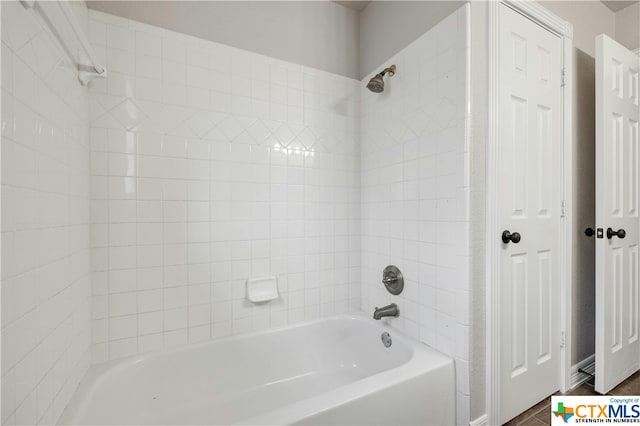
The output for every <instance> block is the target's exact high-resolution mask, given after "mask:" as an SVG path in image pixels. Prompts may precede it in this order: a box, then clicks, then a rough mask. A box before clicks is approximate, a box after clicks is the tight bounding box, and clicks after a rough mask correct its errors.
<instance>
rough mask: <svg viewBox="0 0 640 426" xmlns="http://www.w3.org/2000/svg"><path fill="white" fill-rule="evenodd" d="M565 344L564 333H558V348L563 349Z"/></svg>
mask: <svg viewBox="0 0 640 426" xmlns="http://www.w3.org/2000/svg"><path fill="white" fill-rule="evenodd" d="M565 344H566V342H565V337H564V331H561V332H560V347H561V348H564V346H565Z"/></svg>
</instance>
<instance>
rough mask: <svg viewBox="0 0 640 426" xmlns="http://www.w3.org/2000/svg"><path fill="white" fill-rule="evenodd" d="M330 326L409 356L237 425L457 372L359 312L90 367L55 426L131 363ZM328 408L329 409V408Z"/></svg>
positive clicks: (386, 322)
mask: <svg viewBox="0 0 640 426" xmlns="http://www.w3.org/2000/svg"><path fill="white" fill-rule="evenodd" d="M329 321H357V322H359V323H364V324H366V325H365V326H366V327H373V328H377V329H378V330H379V331H380V332H381V333H382V332H384V331H387V332H389V334H391V337H392V338H393V339H394V342H400V343H401V344H403V345H406V347H407V348H408V350H409V351H410V354H409V357H408V359H407V360H406V361H404V362H402V363H400V364H398V365H395V366H393V367H392V368H389V369H387V370H383V371H379V372H377V373H375V374H372V375H370V376H367V377H364V378H361V379H358V380H356V381H354V382H351V383H348V384H346V385H344V386H341V387H339V388H336V389H332V390H330V391H326V392H322V393H320V394H317V395H313V396H310V397H307V398H304V399H302V400H299V401H295V402H292V403H290V404H287V405H286V406H282V407H278V408H274V409H272V410H269V411H265V412H264V413H261V414H259V415H256V416H252V417H250V418H245V419H240V420H239V421H238V422H237V424H252V423H248V422H251V421H253V422H254V423H255V421H259V420H261V419H264V420H265V421H268V419H270V418H273V417H274V416H279V415H280V414H279V413H284V411H283V410H284V409H286V408H293V410H292V411H293V412H290V413H286V415H284V416H285V417H286V418H287V419H288V420H287V422H295V421H297V420H300V419H302V418H304V415H314V414H317V413H320V412H323V411H325V410H328V409H330V408H332V407H334V406H337V405H340V403H345V402H349V401H352V400H355V399H357V398H358V397H362V396H364V395H367V394H371V393H375V392H378V391H380V390H382V389H384V388H386V387H389V386H393V385H397V384H400V383H402V382H404V381H408V380H411V379H413V378H416V377H418V376H419V375H421V374H424V373H427V372H429V371H432V370H436V369H440V368H447V367H448V366H450V368H451V369H452V370H453V371H455V367H454V365H455V364H454V361H453V358H451V357H448V356H447V355H444V354H442V353H441V352H439V351H438V350H436V349H434V348H432V347H431V346H428V345H427V344H425V343H422V342H420V341H418V340H415V339H412V338H410V337H408V336H407V335H405V334H404V333H402V332H401V331H399V330H397V329H395V328H393V327H392V325H391V324H392V323H393V319H383V320H379V321H376V320H374V319H372V318H370V317H369V316H367V315H365V313H363V312H352V313H344V314H338V315H332V316H328V317H323V318H317V319H313V320H308V321H301V322H297V323H295V324H285V325H282V326H278V327H274V328H269V329H265V330H257V331H251V332H249V333H241V334H237V335H232V336H226V337H222V338H219V339H215V340H207V341H203V342H198V343H194V344H186V345H183V346H179V347H172V348H163V349H160V350H157V351H150V352H146V353H142V354H135V355H131V356H128V357H123V358H117V359H114V360H109V361H106V362H103V363H99V364H95V365H92V366H91V367H90V368H89V370H88V371H87V372H86V374H85V375H84V376H83V377H82V379H81V380H80V383H79V385H78V387H77V388H76V389H75V391H74V392H73V396H72V397H71V400H70V401H69V403H68V404H67V406H65V408H64V410H63V412H62V414H61V416H60V418H59V420H58V423H57V424H58V425H77V424H80V423H78V422H77V421H76V419H77V418H78V417H79V415H80V414H82V413H83V412H84V407H83V406H84V403H85V402H86V401H87V399H88V398H89V397H90V396H91V394H92V393H93V392H95V390H96V388H98V387H99V385H100V384H101V383H102V382H103V381H104V380H107V379H108V378H109V377H110V376H111V375H113V374H116V373H118V372H120V371H122V370H126V369H127V368H128V367H131V366H134V365H135V364H138V363H141V362H144V361H146V360H149V359H155V358H161V357H164V356H175V355H178V354H180V353H183V352H185V351H191V350H197V349H200V348H205V347H212V346H218V345H223V344H226V343H228V342H233V341H237V340H245V339H251V338H253V337H255V336H264V335H269V334H274V333H278V332H281V331H286V330H293V329H298V328H303V327H305V326H310V325H315V324H321V323H325V322H329ZM380 344H381V345H382V342H380ZM454 374H455V373H454ZM453 381H454V383H452V386H455V376H454V377H453ZM78 392H81V393H83V394H84V395H85V396H84V397H82V398H76V394H77V393H78ZM340 394H342V395H344V397H342V398H341V399H340V398H339V395H340ZM330 395H331V396H330ZM323 399H324V400H326V401H323V402H325V404H324V406H323V407H321V408H320V409H314V408H313V407H314V402H320V401H321V400H323ZM332 401H333V402H332ZM327 403H329V404H328V405H327ZM158 424H160V423H158Z"/></svg>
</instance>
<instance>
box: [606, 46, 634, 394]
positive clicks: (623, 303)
mask: <svg viewBox="0 0 640 426" xmlns="http://www.w3.org/2000/svg"><path fill="white" fill-rule="evenodd" d="M639 65H640V62H639V60H638V56H637V55H635V54H634V53H632V52H630V51H629V50H627V49H626V48H625V47H623V46H622V45H620V44H618V43H617V42H615V41H613V40H611V39H610V38H609V37H607V36H605V35H604V34H603V35H600V36H598V37H597V38H596V224H597V226H598V233H597V234H596V237H597V238H596V382H595V389H596V391H598V392H600V393H606V392H608V391H610V390H611V389H612V388H614V387H615V386H616V385H617V384H618V383H620V382H621V381H623V380H624V379H625V378H627V377H628V376H629V375H631V374H632V373H633V372H635V371H636V370H638V368H639V367H640V343H639V341H638V325H639V324H638V240H639V239H640V227H639V226H638V225H639V219H638V183H639V181H638V122H639V121H640V109H639V107H638V72H639V68H640V66H639Z"/></svg>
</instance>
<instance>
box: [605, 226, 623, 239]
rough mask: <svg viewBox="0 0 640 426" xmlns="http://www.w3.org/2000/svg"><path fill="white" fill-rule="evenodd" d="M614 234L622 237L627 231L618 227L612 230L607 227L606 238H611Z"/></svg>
mask: <svg viewBox="0 0 640 426" xmlns="http://www.w3.org/2000/svg"><path fill="white" fill-rule="evenodd" d="M614 236H615V237H618V238H620V239H623V238H624V237H626V236H627V231H625V230H624V229H618V230H617V231H614V230H613V229H611V228H607V238H608V239H611V238H613V237H614Z"/></svg>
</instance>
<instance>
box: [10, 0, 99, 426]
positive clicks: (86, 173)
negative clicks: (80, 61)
mask: <svg viewBox="0 0 640 426" xmlns="http://www.w3.org/2000/svg"><path fill="white" fill-rule="evenodd" d="M80 18H81V20H84V19H86V9H85V14H84V16H80ZM1 26H2V74H3V75H2V121H3V123H2V144H1V146H2V161H3V164H2V169H3V170H2V188H1V192H2V197H3V200H2V201H3V202H2V217H3V221H2V266H3V268H2V282H1V287H2V379H1V380H0V382H2V416H1V418H0V421H1V422H2V423H3V424H5V423H6V424H8V423H13V424H43V423H46V424H53V423H56V422H57V420H58V417H59V415H60V413H61V410H62V408H64V406H65V405H66V403H67V402H68V400H69V398H70V396H71V393H72V392H71V390H72V389H74V388H75V387H76V386H77V384H78V382H79V380H80V378H81V377H82V376H83V374H84V372H85V371H86V369H87V368H88V366H89V365H90V357H91V352H90V347H91V344H92V341H91V339H92V337H91V336H92V334H93V336H94V342H96V343H97V342H105V341H107V340H108V336H107V335H106V329H105V327H104V325H105V324H104V321H103V322H100V321H95V323H94V324H93V327H92V324H91V316H92V315H93V318H101V317H102V318H106V317H107V314H108V306H107V305H108V299H107V298H108V296H107V292H108V285H107V282H108V280H107V279H105V276H104V275H103V276H102V279H101V276H100V275H99V273H98V274H97V276H96V279H95V290H96V293H98V294H101V295H102V297H104V301H100V300H99V301H98V302H97V303H96V304H95V305H94V306H93V308H92V306H91V291H92V282H91V281H92V277H91V267H92V265H91V263H92V262H93V265H94V266H95V267H96V269H97V270H101V269H107V268H108V263H107V260H108V259H107V257H106V256H103V254H105V253H106V250H105V249H104V248H106V247H107V246H108V230H107V228H106V226H105V225H104V224H105V223H106V221H107V219H108V217H107V216H106V215H104V210H101V208H105V207H106V204H102V205H99V204H98V203H96V204H95V205H94V206H92V205H91V199H90V192H89V191H90V189H91V186H92V182H91V179H90V177H91V172H90V170H91V167H92V166H91V165H92V164H93V166H94V167H95V170H96V177H100V176H99V174H100V173H101V174H102V176H101V178H102V179H96V181H95V182H94V185H93V186H94V187H95V189H96V194H97V195H98V196H100V195H103V196H106V194H107V187H106V186H103V185H102V183H106V180H105V179H104V176H106V175H107V174H108V163H107V161H106V158H105V157H104V156H102V155H101V154H100V153H99V152H98V151H97V150H96V155H95V156H93V158H92V157H91V156H90V152H89V93H88V90H87V89H86V88H83V87H82V86H81V85H80V84H79V82H78V81H77V77H76V76H75V75H74V73H73V72H72V71H71V70H66V69H63V68H59V69H58V71H57V72H52V68H53V67H54V66H55V64H56V63H57V62H58V61H59V60H61V58H59V57H58V55H57V53H56V52H55V51H54V50H52V49H51V46H52V45H53V44H52V43H54V41H53V39H52V37H53V36H52V35H51V34H50V33H49V32H48V31H47V30H45V29H44V28H42V27H41V24H40V23H39V21H37V20H36V18H35V16H34V15H33V14H32V13H30V12H28V11H27V10H25V9H24V8H23V7H22V6H21V5H20V4H19V3H18V2H8V3H3V4H2V25H1ZM92 39H94V40H95V41H96V42H98V43H100V42H102V43H104V41H103V40H102V39H101V38H100V32H99V28H96V27H93V30H92ZM95 136H96V137H95V144H96V148H98V147H102V146H103V140H101V138H100V134H99V133H96V135H95ZM8 166H10V167H8ZM92 217H93V218H94V219H95V225H94V226H95V229H94V235H95V236H94V237H93V238H92V239H91V238H90V237H89V235H90V233H91V229H90V228H91V225H90V224H91V218H92ZM91 245H94V246H99V247H104V248H98V250H97V252H96V255H95V256H93V259H92V255H91V252H90V248H91ZM102 302H104V303H102ZM92 311H93V312H92ZM92 328H93V332H92ZM96 348H98V346H97V345H96ZM97 350H98V349H96V351H97ZM45 356H46V357H45Z"/></svg>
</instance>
